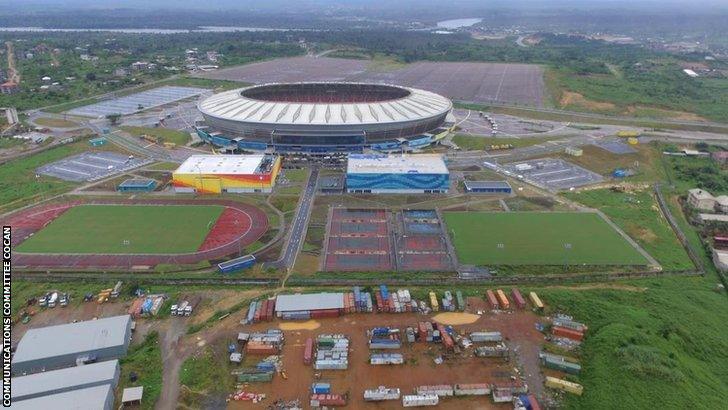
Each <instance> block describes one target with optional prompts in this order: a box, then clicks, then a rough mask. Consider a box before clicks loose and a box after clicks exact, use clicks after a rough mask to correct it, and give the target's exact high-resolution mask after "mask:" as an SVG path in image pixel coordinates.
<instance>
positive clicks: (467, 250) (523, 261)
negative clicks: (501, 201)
mask: <svg viewBox="0 0 728 410" xmlns="http://www.w3.org/2000/svg"><path fill="white" fill-rule="evenodd" d="M444 217H445V222H446V223H447V230H448V232H449V233H450V237H451V238H452V240H453V245H454V246H455V251H456V253H457V256H458V259H459V261H460V263H464V264H472V265H568V264H587V265H644V264H646V263H647V261H646V259H645V258H644V257H643V256H642V255H641V254H640V253H639V252H638V251H637V250H636V249H635V248H634V247H632V246H631V245H630V244H629V243H628V242H627V241H626V240H625V239H624V238H622V237H621V236H620V235H619V233H618V232H617V231H615V230H614V229H612V227H611V226H609V224H608V223H607V222H606V221H605V220H603V219H602V218H601V217H600V216H599V215H597V214H595V213H584V212H573V213H543V212H534V213H529V212H498V213H492V212H445V213H444Z"/></svg>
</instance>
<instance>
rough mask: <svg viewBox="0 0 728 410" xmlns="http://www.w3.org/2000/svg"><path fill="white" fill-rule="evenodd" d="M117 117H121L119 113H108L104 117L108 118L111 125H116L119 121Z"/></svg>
mask: <svg viewBox="0 0 728 410" xmlns="http://www.w3.org/2000/svg"><path fill="white" fill-rule="evenodd" d="M119 118H121V114H109V115H107V116H106V119H107V120H109V122H110V123H111V125H116V124H118V123H119Z"/></svg>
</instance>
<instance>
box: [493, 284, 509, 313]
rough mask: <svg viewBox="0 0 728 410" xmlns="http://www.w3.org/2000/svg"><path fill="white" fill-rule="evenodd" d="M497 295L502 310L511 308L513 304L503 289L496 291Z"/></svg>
mask: <svg viewBox="0 0 728 410" xmlns="http://www.w3.org/2000/svg"><path fill="white" fill-rule="evenodd" d="M495 295H496V296H497V297H498V303H500V306H501V309H503V310H507V309H510V308H511V303H510V301H508V297H507V296H506V293H505V292H503V290H502V289H498V290H497V291H495Z"/></svg>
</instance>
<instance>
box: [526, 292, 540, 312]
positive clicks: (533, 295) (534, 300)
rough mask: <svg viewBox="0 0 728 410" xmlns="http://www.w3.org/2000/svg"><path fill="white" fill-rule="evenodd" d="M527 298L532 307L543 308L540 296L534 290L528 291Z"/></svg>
mask: <svg viewBox="0 0 728 410" xmlns="http://www.w3.org/2000/svg"><path fill="white" fill-rule="evenodd" d="M528 298H529V299H531V304H533V307H535V308H536V309H539V310H541V309H543V302H541V298H539V297H538V295H537V294H536V292H529V293H528Z"/></svg>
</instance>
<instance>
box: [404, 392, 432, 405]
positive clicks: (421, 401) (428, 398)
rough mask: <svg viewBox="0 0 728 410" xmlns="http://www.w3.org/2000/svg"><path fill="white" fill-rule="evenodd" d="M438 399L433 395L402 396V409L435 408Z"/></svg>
mask: <svg viewBox="0 0 728 410" xmlns="http://www.w3.org/2000/svg"><path fill="white" fill-rule="evenodd" d="M439 402H440V398H439V397H438V396H437V395H435V394H418V395H405V396H402V406H403V407H422V406H437V404H438V403H439Z"/></svg>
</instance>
